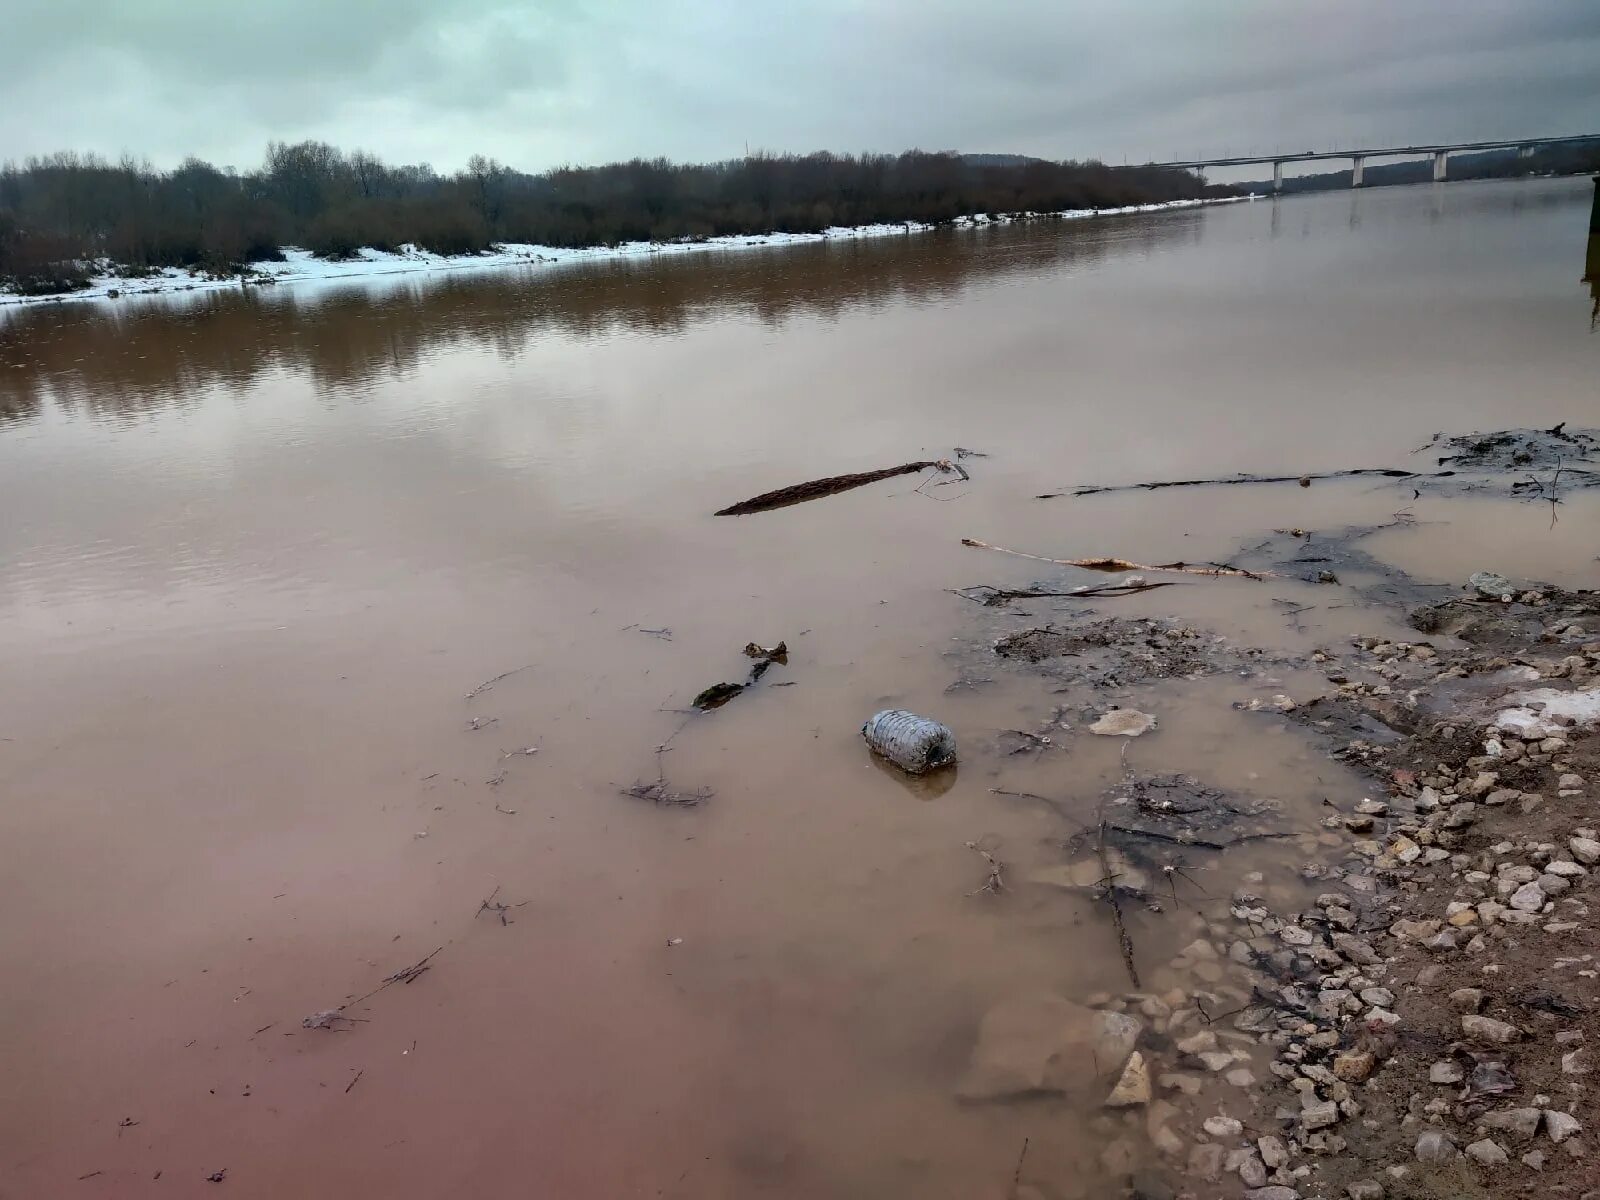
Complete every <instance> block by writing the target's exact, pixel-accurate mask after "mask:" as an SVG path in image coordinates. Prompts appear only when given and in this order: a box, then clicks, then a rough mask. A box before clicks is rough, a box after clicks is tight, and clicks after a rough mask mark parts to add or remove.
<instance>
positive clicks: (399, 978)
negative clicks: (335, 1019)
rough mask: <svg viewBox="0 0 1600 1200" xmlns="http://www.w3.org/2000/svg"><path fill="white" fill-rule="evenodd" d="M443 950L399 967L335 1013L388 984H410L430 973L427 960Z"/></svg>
mask: <svg viewBox="0 0 1600 1200" xmlns="http://www.w3.org/2000/svg"><path fill="white" fill-rule="evenodd" d="M443 949H444V947H443V946H440V947H438V948H437V949H435V950H433V951H431V952H429V953H428V954H425V955H423V956H422V957H421V958H419V959H418V960H417V961H416V962H414V963H412V964H411V965H410V966H409V967H401V968H400V970H398V971H396V972H395V973H394V974H393V975H390V976H389V977H388V978H386V979H385V980H384V981H383V982H382V983H380V984H379V985H378V986H377V987H375V988H373V989H372V990H371V991H370V992H365V993H363V994H362V995H360V996H357V997H356V998H355V999H354V1000H347V1001H345V1003H343V1004H341V1005H340V1006H339V1007H338V1009H337V1010H336V1011H338V1012H341V1013H342V1012H343V1011H344V1010H345V1009H347V1008H353V1007H355V1006H356V1005H357V1004H360V1003H361V1002H362V1001H363V1000H366V999H368V998H370V997H372V996H376V995H377V994H378V993H379V992H381V991H383V989H384V988H386V987H388V986H389V985H390V984H393V983H410V982H411V981H412V980H413V979H415V978H417V976H419V975H422V974H424V973H425V972H427V971H431V970H432V969H433V968H432V967H430V966H429V965H428V960H429V959H431V958H432V957H433V956H434V955H435V954H438V953H439V951H440V950H443ZM344 1019H345V1020H354V1019H355V1018H353V1017H346V1018H344Z"/></svg>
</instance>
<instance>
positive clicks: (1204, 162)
mask: <svg viewBox="0 0 1600 1200" xmlns="http://www.w3.org/2000/svg"><path fill="white" fill-rule="evenodd" d="M1596 141H1600V133H1580V134H1577V135H1575V136H1570V137H1552V138H1508V139H1505V140H1502V141H1495V142H1451V143H1431V144H1429V143H1424V144H1419V145H1415V146H1382V147H1378V148H1375V149H1371V150H1307V151H1306V152H1305V153H1304V154H1256V155H1235V156H1232V157H1228V158H1196V159H1189V160H1187V161H1183V162H1160V163H1149V164H1148V165H1149V166H1152V167H1173V168H1177V169H1183V170H1193V169H1194V168H1196V167H1247V166H1254V165H1256V164H1258V163H1287V162H1312V161H1315V160H1318V159H1325V158H1399V157H1402V156H1405V155H1418V156H1420V155H1424V154H1458V153H1462V152H1464V151H1468V150H1514V149H1516V148H1517V147H1519V146H1561V145H1568V144H1571V143H1574V142H1596Z"/></svg>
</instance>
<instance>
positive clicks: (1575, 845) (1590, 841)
mask: <svg viewBox="0 0 1600 1200" xmlns="http://www.w3.org/2000/svg"><path fill="white" fill-rule="evenodd" d="M1567 849H1569V850H1571V851H1572V857H1573V858H1575V859H1577V860H1578V861H1579V862H1580V863H1582V864H1583V865H1584V866H1586V867H1592V866H1594V865H1595V863H1600V842H1597V841H1595V840H1594V838H1586V837H1575V838H1573V839H1572V840H1571V841H1569V842H1568V843H1567Z"/></svg>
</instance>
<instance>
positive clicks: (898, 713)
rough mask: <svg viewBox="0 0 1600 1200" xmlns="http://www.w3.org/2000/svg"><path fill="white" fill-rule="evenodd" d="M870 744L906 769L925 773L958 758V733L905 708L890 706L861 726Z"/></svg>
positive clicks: (915, 772)
mask: <svg viewBox="0 0 1600 1200" xmlns="http://www.w3.org/2000/svg"><path fill="white" fill-rule="evenodd" d="M861 736H862V737H864V738H866V739H867V745H869V746H871V747H872V749H873V750H874V751H876V752H877V753H879V754H881V755H883V757H884V758H887V759H888V760H889V761H890V762H892V763H893V764H894V765H895V766H897V767H899V768H900V769H901V770H902V771H907V772H909V773H910V774H912V775H924V774H926V773H927V772H929V771H932V770H936V769H937V768H939V767H943V766H947V765H948V764H950V763H953V762H955V761H956V735H955V734H953V733H951V732H950V730H949V729H947V728H945V726H943V725H941V724H939V722H937V721H934V720H930V719H929V718H927V717H919V716H918V715H917V714H916V713H914V712H907V711H906V710H905V709H903V708H886V709H884V710H883V711H882V712H880V713H875V714H873V716H872V717H871V719H869V720H868V721H867V723H866V724H865V725H863V726H862V727H861Z"/></svg>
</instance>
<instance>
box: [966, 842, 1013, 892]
mask: <svg viewBox="0 0 1600 1200" xmlns="http://www.w3.org/2000/svg"><path fill="white" fill-rule="evenodd" d="M967 849H968V850H974V851H976V852H977V853H979V854H981V855H983V861H984V862H986V863H988V864H989V877H988V878H987V879H985V880H984V882H983V886H982V887H980V888H977V889H976V890H974V891H970V892H968V893H967V895H969V896H979V895H982V894H983V893H984V892H1003V891H1005V890H1006V881H1005V878H1004V877H1003V876H1002V875H1001V871H1002V870H1004V868H1005V864H1004V863H1002V862H1001V861H1000V860H999V859H998V858H996V857H995V856H994V855H992V854H990V853H989V852H988V851H987V850H985V849H984V848H983V847H982V846H980V845H978V843H977V842H968V843H967Z"/></svg>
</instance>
